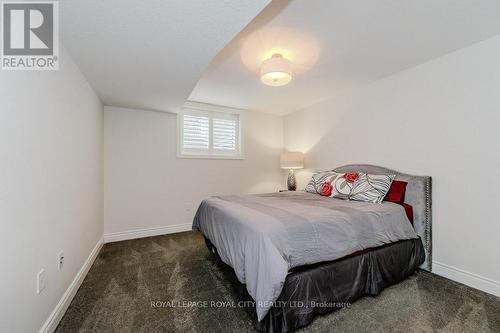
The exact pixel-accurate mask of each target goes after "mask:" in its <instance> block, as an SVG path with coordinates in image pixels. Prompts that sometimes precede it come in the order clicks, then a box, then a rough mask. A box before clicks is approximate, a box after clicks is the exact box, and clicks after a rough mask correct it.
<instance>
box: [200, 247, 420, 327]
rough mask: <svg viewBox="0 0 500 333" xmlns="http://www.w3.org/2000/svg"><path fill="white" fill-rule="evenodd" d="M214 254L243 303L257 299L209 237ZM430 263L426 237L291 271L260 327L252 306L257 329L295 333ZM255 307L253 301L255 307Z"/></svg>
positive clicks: (251, 309) (374, 293)
mask: <svg viewBox="0 0 500 333" xmlns="http://www.w3.org/2000/svg"><path fill="white" fill-rule="evenodd" d="M205 241H206V244H207V247H208V248H209V250H211V251H212V252H214V253H215V255H216V257H217V261H218V262H220V264H221V265H222V266H223V267H224V270H225V273H226V276H227V277H228V278H229V279H230V280H231V281H232V283H233V286H234V288H235V291H236V292H237V294H238V296H239V298H240V299H241V300H247V301H249V300H252V299H251V297H250V296H249V295H248V293H247V291H246V287H245V285H244V284H241V283H240V282H239V281H238V280H237V278H236V275H235V274H234V271H233V270H232V268H231V267H230V266H228V265H226V264H224V263H223V262H222V261H221V260H220V258H219V257H218V255H217V249H216V248H215V247H214V246H213V245H212V244H211V242H210V241H209V240H208V239H206V238H205ZM424 261H425V252H424V247H423V245H422V241H421V240H420V238H418V239H410V240H404V241H399V242H395V243H392V244H387V245H384V246H380V247H377V248H373V249H370V250H366V251H363V252H361V253H359V254H356V255H351V256H348V257H345V258H341V259H338V260H334V261H329V262H323V263H319V264H314V265H308V266H302V267H297V268H295V269H293V270H292V271H290V273H289V274H288V276H287V277H286V280H285V283H284V285H283V290H282V292H281V294H280V296H279V298H278V299H277V300H276V302H275V303H274V304H275V305H274V306H273V307H272V308H271V309H270V311H269V313H268V314H267V315H266V316H265V317H264V319H262V320H261V321H260V322H259V321H257V316H256V314H255V309H254V308H253V307H251V306H250V307H246V309H247V311H248V312H249V314H250V315H251V316H252V317H253V319H254V322H255V328H256V329H257V330H259V331H261V332H266V333H280V332H293V331H295V330H296V329H297V328H299V327H302V326H305V325H307V324H309V323H311V322H312V320H313V318H314V317H315V316H317V315H319V314H325V313H328V312H332V311H334V310H337V309H340V308H344V307H346V306H349V305H350V304H351V303H352V302H354V301H355V300H357V299H358V298H360V297H361V296H363V295H378V294H379V293H380V292H381V291H382V290H383V289H384V288H386V287H388V286H390V285H393V284H395V283H398V282H400V281H402V280H404V279H405V278H407V277H408V276H410V275H411V274H413V273H414V272H415V270H416V269H417V268H418V267H419V266H420V265H421V264H422V263H423V262H424ZM249 303H251V302H249Z"/></svg>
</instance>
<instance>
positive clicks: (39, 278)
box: [36, 268, 45, 294]
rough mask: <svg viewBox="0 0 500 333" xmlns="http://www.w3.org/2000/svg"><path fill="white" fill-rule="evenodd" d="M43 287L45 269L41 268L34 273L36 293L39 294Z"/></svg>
mask: <svg viewBox="0 0 500 333" xmlns="http://www.w3.org/2000/svg"><path fill="white" fill-rule="evenodd" d="M44 289H45V270H44V269H43V268H42V269H41V270H40V272H38V274H37V275H36V293H37V294H40V293H41V292H42V291H43V290H44Z"/></svg>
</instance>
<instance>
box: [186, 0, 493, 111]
mask: <svg viewBox="0 0 500 333" xmlns="http://www.w3.org/2000/svg"><path fill="white" fill-rule="evenodd" d="M499 33H500V1H498V0H474V1H470V0H369V1H367V0H349V1H346V0H293V1H290V2H288V1H282V0H275V1H273V2H272V3H271V4H270V5H269V6H267V7H266V9H264V10H263V11H262V12H261V14H260V15H259V16H257V17H256V18H255V20H254V21H253V22H252V23H251V24H250V25H248V26H247V28H245V29H244V30H243V31H242V32H241V33H240V35H239V36H238V37H237V38H236V39H234V40H233V41H232V42H231V43H229V44H228V45H227V46H226V47H225V48H224V49H223V50H222V51H221V52H220V53H219V54H218V55H217V57H216V58H215V59H214V60H213V61H212V63H211V64H210V66H209V68H208V69H207V71H205V73H204V74H203V76H202V77H201V79H200V81H199V82H198V84H197V85H196V87H195V89H194V90H193V92H192V93H191V95H190V97H189V98H190V99H191V100H194V101H200V102H207V103H213V104H222V105H227V106H232V107H238V108H244V109H253V110H258V111H264V112H270V113H275V114H287V113H290V112H293V111H296V110H299V109H302V108H305V107H307V106H309V105H311V104H314V103H316V102H319V101H321V100H325V99H327V98H330V97H332V96H334V95H335V94H337V93H339V92H340V91H342V90H345V89H349V88H353V87H356V86H359V85H362V84H366V83H369V82H372V81H375V80H378V79H380V78H382V77H385V76H388V75H391V74H393V73H396V72H398V71H401V70H404V69H406V68H410V67H413V66H416V65H418V64H421V63H423V62H426V61H429V60H431V59H433V58H436V57H439V56H442V55H444V54H446V53H449V52H452V51H454V50H457V49H460V48H464V47H466V46H469V45H471V44H473V43H476V42H479V41H482V40H484V39H487V38H489V37H492V36H494V35H497V34H499ZM273 49H275V50H277V51H280V50H281V52H284V53H287V54H288V57H289V58H290V59H291V60H292V61H293V62H294V64H295V68H294V70H295V71H296V74H295V75H294V78H293V80H292V82H291V83H290V84H288V85H286V86H282V87H269V86H265V85H263V84H262V83H261V82H260V81H259V66H260V64H261V62H262V61H263V60H264V59H265V58H266V57H269V56H270V55H271V53H272V50H273ZM450 84H452V83H450Z"/></svg>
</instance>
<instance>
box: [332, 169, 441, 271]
mask: <svg viewBox="0 0 500 333" xmlns="http://www.w3.org/2000/svg"><path fill="white" fill-rule="evenodd" d="M334 171H336V172H349V171H353V172H363V173H371V174H376V175H396V179H397V180H402V181H405V182H408V185H407V187H406V195H405V202H406V203H408V204H409V205H412V206H413V220H414V221H413V226H414V228H415V231H416V232H417V234H418V235H419V236H420V238H421V239H422V243H423V244H424V249H425V262H424V263H423V264H422V266H420V268H423V269H425V270H428V271H432V214H431V210H432V187H431V185H432V184H431V177H427V176H413V175H408V174H404V173H401V172H398V171H394V170H390V169H386V168H383V167H379V166H376V165H368V164H350V165H344V166H341V167H338V168H336V169H334Z"/></svg>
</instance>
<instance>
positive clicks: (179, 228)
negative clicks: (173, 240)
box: [104, 223, 192, 243]
mask: <svg viewBox="0 0 500 333" xmlns="http://www.w3.org/2000/svg"><path fill="white" fill-rule="evenodd" d="M191 229H192V224H191V223H182V224H174V225H166V226H163V227H157V228H146V229H136V230H127V231H120V232H114V233H110V234H105V235H104V243H111V242H118V241H122V240H128V239H135V238H143V237H151V236H158V235H166V234H173V233H176V232H183V231H189V230H191Z"/></svg>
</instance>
